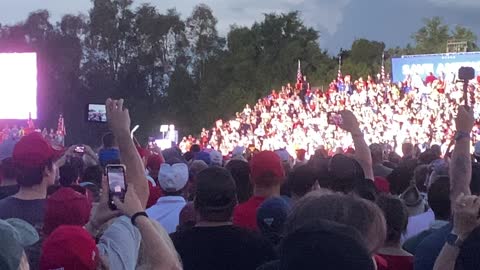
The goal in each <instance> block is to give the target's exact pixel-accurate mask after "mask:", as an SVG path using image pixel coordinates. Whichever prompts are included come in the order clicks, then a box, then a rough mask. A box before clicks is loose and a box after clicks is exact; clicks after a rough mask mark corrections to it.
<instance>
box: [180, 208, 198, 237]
mask: <svg viewBox="0 0 480 270" xmlns="http://www.w3.org/2000/svg"><path fill="white" fill-rule="evenodd" d="M196 223H197V216H196V213H195V207H194V205H193V203H192V202H188V203H187V204H186V205H185V206H184V207H183V208H182V211H180V215H179V220H178V226H177V232H183V231H187V230H189V229H191V228H193V227H194V226H195V224H196Z"/></svg>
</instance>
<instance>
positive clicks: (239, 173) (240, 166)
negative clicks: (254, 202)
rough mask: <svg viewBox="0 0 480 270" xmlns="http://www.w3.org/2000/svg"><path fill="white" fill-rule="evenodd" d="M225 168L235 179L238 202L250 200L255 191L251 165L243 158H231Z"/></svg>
mask: <svg viewBox="0 0 480 270" xmlns="http://www.w3.org/2000/svg"><path fill="white" fill-rule="evenodd" d="M225 169H227V170H228V171H229V172H230V174H232V177H233V180H235V185H236V186H237V198H238V202H239V203H242V202H246V201H248V199H250V197H251V196H252V193H253V185H252V183H251V182H250V165H248V163H247V162H245V161H242V160H231V161H230V162H228V163H227V166H225Z"/></svg>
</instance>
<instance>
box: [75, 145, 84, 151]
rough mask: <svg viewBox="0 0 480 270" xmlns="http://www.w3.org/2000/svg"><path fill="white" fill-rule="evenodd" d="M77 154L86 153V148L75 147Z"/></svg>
mask: <svg viewBox="0 0 480 270" xmlns="http://www.w3.org/2000/svg"><path fill="white" fill-rule="evenodd" d="M75 152H76V153H84V152H85V146H81V145H79V146H76V147H75Z"/></svg>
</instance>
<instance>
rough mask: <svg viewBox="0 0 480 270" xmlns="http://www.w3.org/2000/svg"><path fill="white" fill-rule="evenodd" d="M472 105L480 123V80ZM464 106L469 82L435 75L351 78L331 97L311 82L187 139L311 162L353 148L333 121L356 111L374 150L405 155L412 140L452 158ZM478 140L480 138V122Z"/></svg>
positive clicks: (334, 86) (332, 89)
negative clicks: (325, 152)
mask: <svg viewBox="0 0 480 270" xmlns="http://www.w3.org/2000/svg"><path fill="white" fill-rule="evenodd" d="M468 91H469V93H470V94H469V97H468V100H467V103H468V104H470V105H471V106H473V108H474V113H475V118H476V119H479V118H480V102H479V101H480V76H479V78H477V79H475V80H472V81H470V83H469V85H468ZM458 104H464V101H463V83H461V82H457V80H456V79H455V77H454V76H453V77H452V76H445V75H444V74H442V75H440V76H438V77H436V76H435V75H434V74H430V75H429V76H427V77H426V78H425V79H424V80H422V79H421V78H420V77H419V76H408V77H407V78H406V79H405V81H404V82H401V83H392V82H391V81H390V79H389V78H388V76H387V77H386V78H382V76H381V75H380V74H378V75H377V76H376V77H375V78H372V77H371V76H368V77H367V78H366V79H363V78H359V79H358V80H355V81H353V80H352V78H351V76H350V75H347V76H345V77H339V78H338V79H337V80H334V81H332V83H331V84H330V85H329V88H328V89H326V90H325V91H322V90H320V89H313V88H310V85H309V84H308V83H307V82H306V79H305V80H303V79H302V80H301V81H300V80H299V82H298V83H297V84H296V85H290V84H289V85H287V86H284V87H282V89H281V90H280V91H275V90H272V92H271V94H270V95H268V96H267V97H265V98H262V99H260V100H258V102H257V103H256V104H255V105H254V106H253V107H251V106H249V105H246V106H245V108H244V109H243V111H242V112H239V113H237V114H236V116H235V117H234V118H233V119H230V120H229V121H223V120H219V121H217V123H216V125H215V127H213V128H212V129H210V130H205V129H204V130H203V131H202V134H201V135H200V137H199V138H198V139H196V138H194V137H193V136H189V137H187V138H184V139H183V141H182V142H181V144H180V148H181V149H182V150H184V151H185V150H186V149H187V148H188V145H191V144H195V143H199V144H201V145H203V146H205V147H206V146H211V147H212V148H215V149H219V150H220V151H221V152H222V154H223V155H225V156H226V155H228V154H230V153H231V151H232V150H233V149H234V148H235V147H236V146H242V147H254V148H256V149H258V150H275V149H279V148H286V150H287V151H288V152H289V153H290V154H291V155H295V153H296V151H297V150H300V149H301V150H302V151H303V150H304V151H306V156H307V157H310V156H312V155H313V154H314V152H315V150H317V149H318V148H320V147H323V148H325V149H329V150H330V151H332V152H335V151H336V150H337V149H342V150H343V151H345V150H347V149H348V148H350V147H352V146H353V142H352V140H351V138H350V137H349V136H348V134H347V133H346V132H344V131H342V130H341V129H339V128H338V126H336V125H331V124H329V123H328V121H327V116H328V114H329V113H331V112H338V111H342V110H346V109H347V110H351V111H353V112H354V113H355V115H356V116H357V118H358V120H359V122H360V129H361V130H362V132H364V134H365V139H366V140H367V142H368V143H387V144H388V145H391V146H392V147H393V148H394V149H390V151H393V152H396V153H398V154H399V153H401V149H400V147H401V144H402V143H403V142H405V141H409V142H412V143H413V144H416V145H418V146H419V147H420V148H421V149H423V150H424V149H425V148H426V147H427V146H428V145H431V144H438V145H440V147H441V150H442V153H445V152H446V150H447V148H448V145H449V144H450V142H451V138H452V137H453V135H454V128H453V127H454V125H453V119H454V115H455V111H456V108H457V106H458ZM476 124H477V125H475V127H474V137H473V139H474V141H475V142H476V141H478V140H479V139H480V129H479V127H478V123H476Z"/></svg>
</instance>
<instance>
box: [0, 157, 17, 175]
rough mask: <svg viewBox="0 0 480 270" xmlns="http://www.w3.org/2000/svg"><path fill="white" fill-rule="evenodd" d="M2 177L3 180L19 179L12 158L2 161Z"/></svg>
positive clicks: (0, 170)
mask: <svg viewBox="0 0 480 270" xmlns="http://www.w3.org/2000/svg"><path fill="white" fill-rule="evenodd" d="M0 177H1V179H2V180H3V179H8V180H12V179H16V178H17V171H16V170H15V165H14V164H13V159H12V158H6V159H4V160H2V164H1V165H0Z"/></svg>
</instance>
